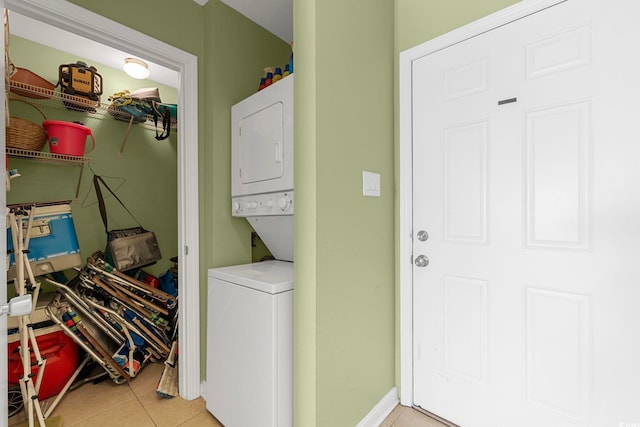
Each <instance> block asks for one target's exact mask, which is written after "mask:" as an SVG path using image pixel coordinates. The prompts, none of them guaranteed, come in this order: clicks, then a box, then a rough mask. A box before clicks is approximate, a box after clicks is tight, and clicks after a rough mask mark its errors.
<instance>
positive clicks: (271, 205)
mask: <svg viewBox="0 0 640 427" xmlns="http://www.w3.org/2000/svg"><path fill="white" fill-rule="evenodd" d="M264 205H265V206H266V207H268V208H272V207H273V200H271V199H269V200H267V201H266V202H265V204H264Z"/></svg>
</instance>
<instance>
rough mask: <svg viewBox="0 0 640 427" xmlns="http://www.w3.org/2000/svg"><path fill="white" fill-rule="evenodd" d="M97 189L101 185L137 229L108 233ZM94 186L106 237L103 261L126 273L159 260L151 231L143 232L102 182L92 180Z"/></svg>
mask: <svg viewBox="0 0 640 427" xmlns="http://www.w3.org/2000/svg"><path fill="white" fill-rule="evenodd" d="M100 185H103V186H104V188H106V189H107V190H108V191H109V192H110V193H111V194H112V195H113V197H115V199H116V200H117V201H118V203H120V204H121V205H122V207H123V208H124V209H125V210H126V211H127V213H128V214H129V215H130V216H131V218H133V220H134V221H135V222H137V223H138V227H132V228H124V229H119V230H109V227H108V226H107V210H106V207H105V204H104V198H103V197H102V190H101V189H100ZM93 186H94V187H95V190H96V196H97V198H98V207H99V209H100V216H101V217H102V223H103V224H104V230H105V233H106V234H107V248H106V249H105V256H106V258H107V259H106V261H107V262H108V263H109V264H111V265H113V266H114V267H115V268H116V269H117V270H119V271H128V270H133V269H135V268H140V267H145V266H148V265H151V264H154V263H155V262H157V261H159V260H160V259H162V255H161V254H160V245H159V244H158V240H157V239H156V235H155V233H154V232H153V231H148V230H145V229H144V227H142V225H141V224H140V222H138V220H137V219H136V218H135V217H134V216H133V214H132V213H131V212H130V211H129V209H127V207H126V206H125V205H124V203H122V201H121V200H120V199H119V198H118V196H116V194H115V193H114V192H113V191H112V190H111V189H110V188H109V186H108V185H107V184H106V183H105V182H104V180H103V179H102V177H100V176H98V175H94V176H93Z"/></svg>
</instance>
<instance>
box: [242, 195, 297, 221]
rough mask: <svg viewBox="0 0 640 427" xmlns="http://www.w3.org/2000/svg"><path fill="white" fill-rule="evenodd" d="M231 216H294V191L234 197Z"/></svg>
mask: <svg viewBox="0 0 640 427" xmlns="http://www.w3.org/2000/svg"><path fill="white" fill-rule="evenodd" d="M231 214H232V215H233V216H238V217H247V216H269V215H293V190H291V191H283V192H278V193H265V194H253V195H250V196H242V197H233V198H232V199H231Z"/></svg>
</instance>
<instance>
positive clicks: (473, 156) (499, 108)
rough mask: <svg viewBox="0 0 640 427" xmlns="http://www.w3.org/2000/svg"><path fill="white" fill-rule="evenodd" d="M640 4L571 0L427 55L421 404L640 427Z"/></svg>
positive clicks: (419, 118) (419, 126)
mask: <svg viewBox="0 0 640 427" xmlns="http://www.w3.org/2000/svg"><path fill="white" fill-rule="evenodd" d="M639 3H640V2H638V1H633V0H614V1H607V2H605V1H602V0H569V1H567V2H564V3H561V4H559V5H557V6H553V7H551V8H548V9H546V10H542V11H540V12H538V13H535V14H533V15H531V16H527V17H525V18H523V19H519V20H517V21H515V22H512V23H510V24H508V25H505V26H502V27H499V28H497V29H494V30H492V31H489V32H487V33H484V34H481V35H479V36H476V37H474V38H471V39H469V40H467V41H464V42H462V43H459V44H455V45H453V46H451V47H449V48H447V49H444V50H441V51H438V52H435V53H433V54H430V55H426V56H424V57H422V58H420V59H418V60H415V61H414V62H413V71H412V72H413V78H412V97H413V104H412V111H413V113H412V114H413V116H412V126H413V129H412V132H413V134H412V135H413V136H412V138H413V230H414V232H413V238H414V242H413V257H414V261H415V265H414V267H413V322H414V343H413V348H414V354H413V363H414V393H413V396H414V404H415V405H416V406H419V407H422V408H423V409H425V410H427V411H429V412H432V413H434V414H436V415H439V416H440V417H442V418H444V419H447V420H449V421H451V422H453V423H455V424H458V425H460V426H464V427H475V426H487V427H489V426H490V427H515V426H517V427H524V426H531V427H533V426H536V427H542V426H544V427H552V426H558V427H560V426H562V427H574V426H593V427H605V426H616V427H617V426H631V425H633V426H640V386H639V385H640V357H639V355H640V262H639V261H638V255H640V136H638V132H635V130H636V128H637V125H636V123H638V122H639V121H640V102H639V100H640V83H639V82H638V80H639V77H640V60H639V59H638V58H639V54H638V52H640V49H639V48H638V46H635V45H636V44H637V43H638V41H639V40H640V30H639V28H640V25H638V23H637V22H636V21H637V19H638V17H640V5H639ZM627 46H628V48H627ZM632 46H633V48H631V47H632ZM630 48H631V49H630ZM419 231H425V232H426V233H419ZM419 255H424V256H425V257H427V258H428V265H425V264H427V259H426V258H420V257H419ZM418 265H421V266H418Z"/></svg>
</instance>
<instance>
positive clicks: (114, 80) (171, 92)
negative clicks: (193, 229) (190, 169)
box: [7, 36, 178, 276]
mask: <svg viewBox="0 0 640 427" xmlns="http://www.w3.org/2000/svg"><path fill="white" fill-rule="evenodd" d="M11 60H12V61H13V63H14V64H15V65H16V66H17V67H22V68H26V69H28V70H30V71H32V72H34V73H36V74H38V75H39V76H41V77H42V78H44V79H45V80H48V81H50V82H51V83H53V84H56V83H57V81H58V66H59V65H60V64H69V63H75V62H76V61H78V60H82V61H84V62H86V63H88V64H90V65H93V66H95V67H96V68H97V70H98V73H100V75H101V76H102V84H103V92H104V93H103V95H102V98H101V101H102V102H103V103H108V100H107V98H108V97H109V95H110V94H112V93H115V92H119V91H122V90H123V89H128V90H135V89H138V88H143V87H158V89H159V93H160V96H161V98H162V100H163V101H165V102H168V103H175V102H176V100H177V91H176V89H175V88H172V87H168V86H164V85H162V84H158V83H156V82H153V81H148V80H135V79H132V78H130V77H128V76H127V75H126V74H125V73H124V72H122V70H115V69H112V68H109V67H107V66H105V65H102V64H100V63H96V62H92V61H90V60H87V59H86V58H78V57H76V56H74V55H70V54H68V53H66V52H63V51H61V50H57V49H51V48H49V47H46V46H42V45H39V44H37V43H33V42H31V41H28V40H25V39H22V38H20V37H17V36H12V37H11ZM26 100H28V101H29V99H28V98H26ZM31 103H32V105H33V106H29V105H26V104H24V103H22V102H18V101H11V102H10V103H9V108H10V112H11V115H12V116H17V117H23V118H26V119H28V120H31V121H33V122H36V123H38V124H39V123H41V122H42V121H43V116H41V115H40V113H39V112H38V111H37V109H36V108H38V109H40V110H41V111H42V113H43V114H44V117H46V118H47V119H49V120H62V121H78V120H79V121H82V122H83V123H84V124H85V125H86V126H87V127H89V128H90V129H91V131H92V134H93V136H94V138H95V143H96V145H95V149H93V150H92V151H90V152H88V153H87V154H86V157H88V158H90V159H91V162H90V163H89V164H88V165H86V166H85V167H84V169H81V168H80V167H78V166H61V165H51V164H46V163H40V162H34V161H31V160H22V159H15V158H11V159H10V160H9V167H10V168H11V169H18V171H19V172H20V174H21V176H20V177H19V178H15V179H13V180H12V181H11V191H9V192H8V193H7V203H8V204H11V203H31V202H49V201H59V200H71V210H72V213H73V217H74V223H75V228H76V233H77V235H78V241H79V245H80V254H81V257H82V259H83V260H84V259H85V258H86V257H88V256H89V255H91V254H92V253H93V252H94V251H96V250H104V248H105V244H106V235H105V232H104V226H103V225H102V222H101V219H100V213H99V210H98V205H97V199H96V196H95V192H94V190H93V186H92V183H91V178H92V172H91V171H92V170H93V171H95V173H96V174H98V175H100V176H103V177H104V179H105V181H106V182H107V184H108V185H109V187H111V188H112V189H113V190H114V191H115V190H116V189H117V193H118V197H120V199H121V200H122V201H123V202H124V203H125V205H126V206H127V208H128V209H129V210H130V211H131V212H132V213H133V214H134V215H135V217H136V219H137V220H138V221H140V223H141V224H142V225H143V226H144V227H146V228H147V229H149V230H153V231H154V232H155V233H156V236H157V238H158V242H159V243H160V246H161V251H162V254H163V259H162V260H161V261H159V262H158V263H157V264H155V265H154V266H150V267H147V268H145V270H146V271H148V272H150V273H152V274H155V275H156V276H157V275H160V274H162V273H163V272H165V271H166V270H167V268H169V267H170V266H171V265H173V263H171V262H170V261H169V259H170V258H171V257H173V256H175V255H177V221H178V217H177V208H176V204H175V200H176V198H177V163H176V158H177V148H176V147H177V137H176V134H175V132H173V133H172V134H171V137H170V138H168V139H166V140H164V141H156V140H155V138H154V136H155V132H154V129H153V124H152V123H151V122H149V125H150V126H151V127H149V126H144V125H138V124H135V125H133V126H132V128H131V131H130V133H129V135H128V137H127V141H126V145H125V147H124V150H123V152H122V154H120V149H121V144H122V142H123V140H124V137H125V134H126V129H127V125H128V123H126V122H122V121H118V120H115V119H113V118H112V117H111V116H110V115H108V114H104V112H102V113H98V114H89V113H84V112H77V111H70V110H68V109H66V108H65V107H64V105H63V104H62V103H61V102H60V101H59V100H45V101H40V100H33V101H31ZM86 150H91V139H90V138H87V144H86ZM43 151H48V145H46V146H45V148H44V150H43ZM81 172H82V175H80V174H81ZM79 177H81V181H80V189H79V193H78V197H77V198H76V195H75V192H76V186H77V184H78V180H79ZM105 197H107V194H105ZM106 205H107V213H108V221H109V224H108V225H109V228H112V229H117V228H127V227H132V226H136V225H137V224H136V222H135V220H134V219H132V218H131V217H130V216H129V215H128V214H127V213H126V211H125V210H124V209H123V208H122V207H121V206H119V205H118V204H117V202H115V201H114V200H113V198H107V199H106Z"/></svg>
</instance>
